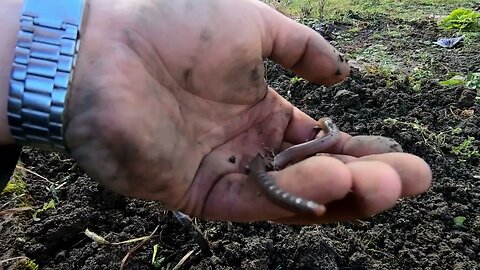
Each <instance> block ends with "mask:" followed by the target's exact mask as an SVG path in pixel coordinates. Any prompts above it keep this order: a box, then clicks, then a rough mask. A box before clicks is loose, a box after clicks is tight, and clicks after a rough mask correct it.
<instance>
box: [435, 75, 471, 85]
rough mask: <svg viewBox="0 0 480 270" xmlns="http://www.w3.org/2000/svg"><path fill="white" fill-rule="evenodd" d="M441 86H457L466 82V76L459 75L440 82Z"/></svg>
mask: <svg viewBox="0 0 480 270" xmlns="http://www.w3.org/2000/svg"><path fill="white" fill-rule="evenodd" d="M439 84H440V85H441V86H457V85H463V84H465V77H463V76H460V75H457V76H454V77H452V78H451V79H448V80H446V81H441V82H439Z"/></svg>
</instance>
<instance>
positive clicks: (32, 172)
mask: <svg viewBox="0 0 480 270" xmlns="http://www.w3.org/2000/svg"><path fill="white" fill-rule="evenodd" d="M17 169H22V170H24V171H26V172H27V173H30V174H33V175H35V176H36V177H38V178H40V179H42V180H44V181H46V182H47V183H49V184H53V182H52V181H50V180H48V178H46V177H45V176H42V175H40V174H38V173H36V172H34V171H32V170H30V169H27V168H25V167H20V166H18V165H17Z"/></svg>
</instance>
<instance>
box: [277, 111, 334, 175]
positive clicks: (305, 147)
mask: <svg viewBox="0 0 480 270" xmlns="http://www.w3.org/2000/svg"><path fill="white" fill-rule="evenodd" d="M318 125H319V127H320V128H321V129H322V130H323V131H324V132H325V135H324V136H323V137H317V138H315V139H314V140H311V141H308V142H304V143H301V144H297V145H294V146H292V147H290V148H287V149H285V150H284V151H282V152H280V153H279V154H277V155H276V156H275V157H274V158H273V164H272V165H273V167H274V168H275V169H282V168H283V167H285V166H286V165H288V163H290V162H292V161H298V160H302V159H305V157H308V156H311V155H315V154H316V153H319V152H322V151H324V150H325V149H327V148H329V147H330V146H332V145H333V144H334V143H336V142H337V141H338V139H339V138H340V130H339V129H338V127H337V125H335V123H333V120H332V119H331V118H328V117H325V118H322V119H320V120H318Z"/></svg>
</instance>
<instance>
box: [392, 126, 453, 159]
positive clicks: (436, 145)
mask: <svg viewBox="0 0 480 270" xmlns="http://www.w3.org/2000/svg"><path fill="white" fill-rule="evenodd" d="M383 122H384V123H385V124H389V125H403V126H407V127H409V128H411V129H413V130H416V131H418V133H419V134H420V135H421V136H422V138H423V140H424V142H425V144H426V145H428V146H430V147H432V148H433V149H434V150H435V151H436V152H438V153H442V151H441V150H440V149H441V147H443V146H445V139H446V135H445V132H439V133H435V132H432V131H430V130H429V129H428V128H427V127H426V126H424V125H422V124H420V123H419V122H418V121H415V122H404V121H399V120H397V119H393V118H387V119H384V120H383ZM450 132H457V129H452V130H451V131H450Z"/></svg>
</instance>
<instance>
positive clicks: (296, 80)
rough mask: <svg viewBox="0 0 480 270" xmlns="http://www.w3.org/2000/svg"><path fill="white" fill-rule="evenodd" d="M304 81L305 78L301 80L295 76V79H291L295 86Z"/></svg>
mask: <svg viewBox="0 0 480 270" xmlns="http://www.w3.org/2000/svg"><path fill="white" fill-rule="evenodd" d="M302 81H304V79H303V78H300V77H298V76H295V77H293V78H291V79H290V84H295V83H298V82H302Z"/></svg>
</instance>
